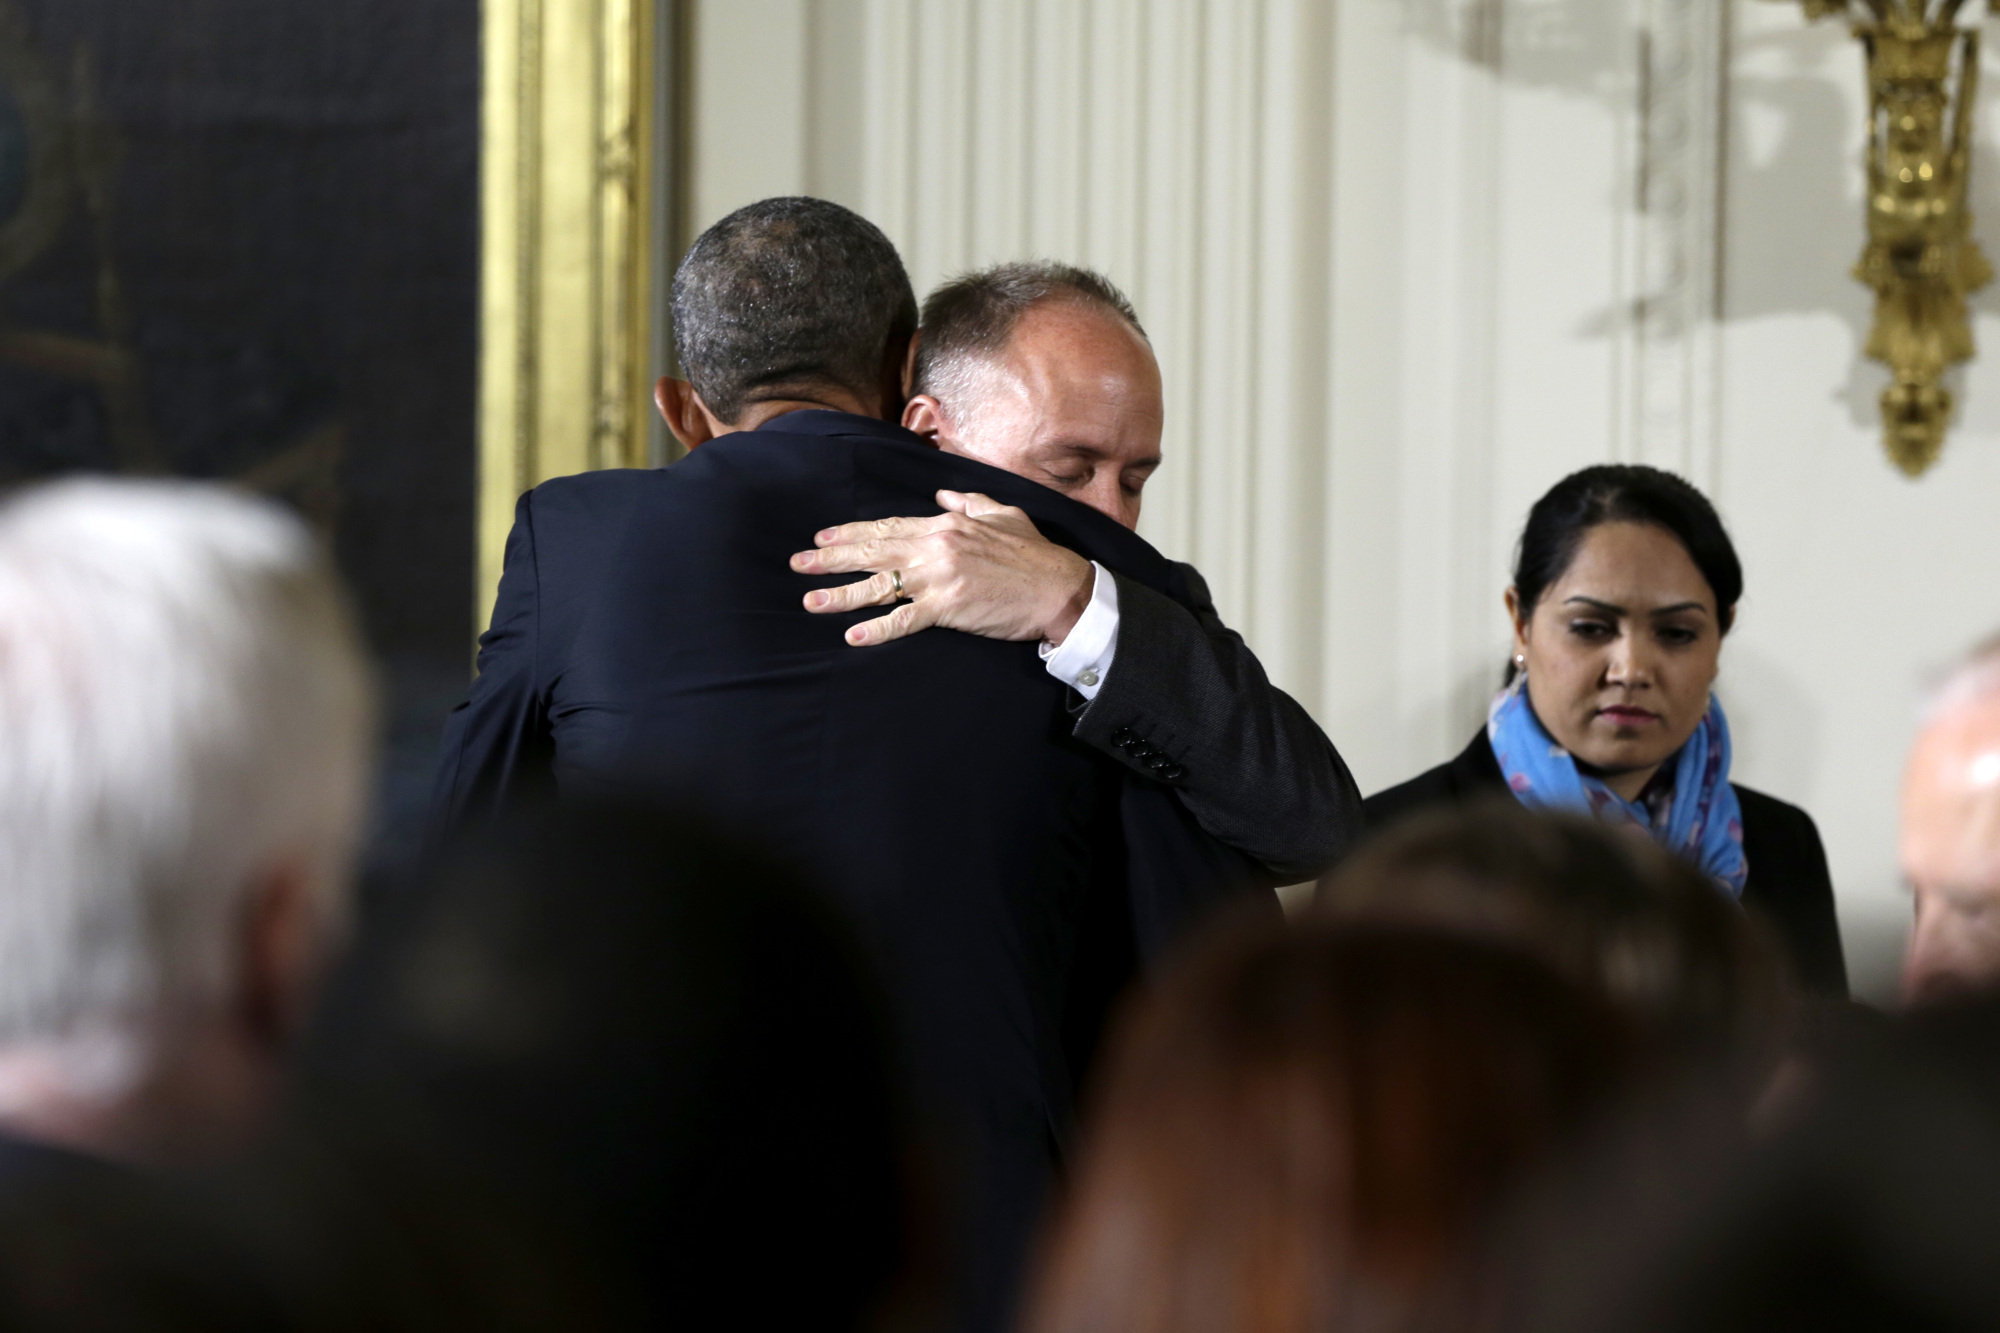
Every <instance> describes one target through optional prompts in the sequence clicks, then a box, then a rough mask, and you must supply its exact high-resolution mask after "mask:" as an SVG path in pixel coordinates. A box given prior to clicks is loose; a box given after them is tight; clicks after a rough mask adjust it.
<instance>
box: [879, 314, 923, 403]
mask: <svg viewBox="0 0 2000 1333" xmlns="http://www.w3.org/2000/svg"><path fill="white" fill-rule="evenodd" d="M916 360H917V335H916V334H914V333H912V334H911V335H910V338H909V341H908V342H902V341H900V340H898V339H896V338H894V337H891V338H890V339H889V345H888V347H886V348H884V349H883V352H882V381H881V390H882V420H884V421H895V420H897V419H898V418H900V417H901V416H902V415H903V405H904V404H905V403H907V402H908V401H909V399H910V371H911V368H912V367H914V366H915V365H916Z"/></svg>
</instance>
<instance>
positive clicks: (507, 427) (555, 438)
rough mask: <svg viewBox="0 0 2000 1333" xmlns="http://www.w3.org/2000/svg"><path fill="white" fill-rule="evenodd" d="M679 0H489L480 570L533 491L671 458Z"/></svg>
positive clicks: (482, 601)
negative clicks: (668, 399) (661, 390)
mask: <svg viewBox="0 0 2000 1333" xmlns="http://www.w3.org/2000/svg"><path fill="white" fill-rule="evenodd" d="M675 10H676V6H674V4H673V3H672V0H484V3H483V7H482V11H481V22H482V30H483V36H482V45H483V48H484V49H483V66H484V90H483V94H482V107H481V122H482V130H481V148H480V173H481V200H480V210H481V215H482V218H481V274H480V319H479V323H480V352H479V405H478V412H479V457H478V518H477V531H478V544H479V553H478V586H477V588H476V590H475V596H476V598H477V604H476V610H475V616H476V622H477V623H478V624H479V625H481V626H483V625H484V624H485V621H486V616H487V613H488V612H489V610H490V609H491V607H492V605H493V596H494V591H495V589H496V588H497V587H498V586H499V582H500V569H501V564H502V561H503V558H504V553H505V549H506V542H507V533H508V531H509V529H510V528H511V527H512V525H513V521H514V506H515V502H516V500H517V499H518V498H519V497H520V495H521V493H522V492H524V491H527V490H529V489H531V488H532V487H534V486H535V485H537V484H539V483H540V482H542V481H545V480H547V479H548V478H550V477H557V476H564V475H567V474H569V473H574V472H582V471H588V470H591V469H594V468H605V467H646V466H649V465H652V464H655V463H658V462H661V461H664V453H663V441H662V439H661V431H660V430H659V429H658V428H657V426H656V424H655V423H656V422H657V414H656V413H654V411H653V410H652V384H653V378H654V375H655V374H656V372H657V369H658V368H659V367H660V366H662V365H663V364H664V360H665V342H666V330H665V327H664V325H665V320H664V317H663V310H664V301H663V299H662V293H661V290H660V286H659V283H660V278H661V276H662V275H661V272H660V268H661V265H660V262H659V260H660V257H661V254H662V251H663V250H664V248H665V243H666V241H667V240H668V238H669V235H670V232H671V228H670V226H669V215H670V212H671V204H672V202H673V201H672V198H671V195H672V194H673V191H672V189H671V183H670V178H669V175H668V172H667V169H666V164H667V159H668V157H669V156H670V153H669V151H668V150H669V148H670V147H671V144H670V136H669V130H670V127H671V122H672V121H673V120H674V119H675V117H673V115H672V114H671V109H672V108H671V103H670V101H669V99H668V96H667V94H668V92H669V87H668V85H669V83H670V82H677V81H674V80H672V79H671V73H672V60H673V54H674V50H675V47H676V43H675V41H674V27H675V19H676V17H677V15H676V13H675Z"/></svg>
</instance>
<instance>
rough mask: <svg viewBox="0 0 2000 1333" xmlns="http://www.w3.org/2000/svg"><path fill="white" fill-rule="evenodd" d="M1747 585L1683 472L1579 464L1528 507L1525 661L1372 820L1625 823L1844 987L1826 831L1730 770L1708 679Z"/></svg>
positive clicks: (1523, 561)
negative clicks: (1462, 742) (1735, 778)
mask: <svg viewBox="0 0 2000 1333" xmlns="http://www.w3.org/2000/svg"><path fill="white" fill-rule="evenodd" d="M1742 592H1743V569H1742V566H1741V564H1739V563H1738V561H1737V558H1736V549H1735V547H1734V546H1733V545H1732V544H1731V543H1730V540H1729V534H1728V533H1727V532H1725V531H1724V530H1723V527H1722V520H1721V519H1720V518H1718V517H1717V516H1716V513H1715V508H1714V506H1712V505H1710V504H1709V502H1708V500H1707V498H1706V497H1704V496H1703V495H1702V494H1701V492H1700V491H1697V490H1696V489H1695V488H1694V487H1692V486H1690V485H1689V484H1688V483H1687V482H1685V481H1683V480H1681V479H1680V478H1679V477H1676V476H1674V475H1673V474H1672V473H1670V472H1662V471H1660V470H1659V469H1657V468H1650V467H1625V466H1603V467H1591V468H1585V469H1584V470H1583V471H1581V472H1578V473H1575V474H1573V475H1571V476H1568V477H1565V478H1564V479H1563V480H1562V481H1560V482H1558V483H1557V484H1556V486H1555V487H1554V489H1552V490H1551V491H1549V493H1548V494H1547V495H1544V496H1543V497H1542V498H1541V499H1540V500H1539V501H1537V502H1536V503H1535V507H1534V508H1533V509H1532V510H1530V511H1529V513H1528V525H1527V528H1526V530H1525V531H1524V532H1523V533H1522V535H1521V547H1520V556H1519V558H1518V560H1517V561H1516V565H1515V570H1514V586H1513V587H1511V588H1509V589H1508V590H1507V610H1508V614H1509V616H1510V618H1511V619H1512V620H1513V623H1514V660H1513V662H1512V664H1511V665H1510V666H1509V668H1508V671H1507V683H1506V687H1505V688H1504V689H1502V690H1501V691H1500V693H1499V695H1498V696H1497V697H1496V698H1495V699H1494V700H1493V705H1492V708H1491V709H1490V710H1489V711H1488V714H1487V720H1486V726H1485V728H1484V729H1483V730H1482V731H1481V732H1480V733H1479V734H1478V735H1477V736H1475V737H1473V739H1472V743H1471V744H1470V745H1468V746H1467V747H1466V748H1465V750H1464V752H1463V753H1462V754H1460V755H1459V756H1458V758H1456V759H1454V760H1452V761H1451V762H1450V763H1447V764H1442V765H1440V766H1439V767H1437V768H1434V769H1432V770H1430V771H1429V772H1427V773H1424V774H1422V775H1421V776H1419V777H1416V778H1413V779H1411V780H1410V781H1408V782H1405V783H1403V784H1402V785H1401V786H1398V787H1392V788H1390V789H1389V790H1388V791H1385V792H1381V793H1379V794H1377V795H1375V796H1372V797H1370V798H1369V799H1368V801H1367V802H1366V804H1365V809H1366V812H1367V820H1368V824H1369V826H1370V827H1371V828H1379V827H1382V826H1385V825H1387V824H1391V823H1394V822H1395V821H1396V820H1398V819H1401V818H1402V817H1403V816H1405V815H1407V814H1409V813H1410V812H1411V811H1414V810H1417V809H1422V808H1425V807H1429V806H1433V805H1437V804H1441V803H1448V802H1455V801H1466V800H1472V799H1476V798H1478V797H1480V796H1483V795H1488V794H1491V793H1496V792H1500V791H1509V792H1512V793H1513V795H1514V798H1515V799H1516V800H1518V801H1520V802H1521V803H1522V804H1523V805H1528V806H1533V807H1537V808H1543V809H1554V810H1575V811H1582V812H1585V813H1588V814H1591V815H1594V816H1596V817H1597V818H1599V819H1602V820H1605V821H1606V822H1608V823H1612V824H1618V825H1625V826H1629V827H1631V828H1633V829H1635V830H1637V831H1640V832H1642V833H1643V834H1645V835H1647V836H1650V837H1651V838H1653V839H1654V840H1655V841H1656V842H1658V843H1660V844H1661V845H1662V846H1664V847H1665V848H1667V849H1668V850H1669V851H1671V852H1673V853H1675V854H1676V855H1678V856H1680V857H1682V858H1684V859H1686V860H1687V861H1689V862H1690V863H1692V864H1693V865H1696V866H1698V867H1700V869H1701V870H1703V871H1704V872H1705V873H1706V874H1707V875H1708V876H1709V878H1710V879H1712V880H1713V881H1714V882H1715V886H1716V891H1717V892H1718V893H1723V894H1727V895H1729V896H1730V897H1732V898H1736V899H1739V900H1740V901H1741V902H1742V903H1743V905H1744V907H1745V908H1746V909H1748V910H1750V911H1752V912H1753V913H1756V914H1758V915H1761V916H1763V917H1764V918H1765V919H1766V920H1767V921H1768V922H1769V923H1770V925H1771V926H1772V927H1773V928H1774V930H1775V932H1776V934H1777V935H1778V937H1779V938H1780V939H1781V940H1782V942H1783V943H1784V945H1785V949H1786V952H1787V953H1788V954H1789V956H1790V959H1791V963H1792V968H1793V971H1794V973H1795V974H1796V975H1797V977H1798V979H1799V981H1800V983H1801V984H1802V985H1804V986H1805V987H1806V988H1807V989H1808V990H1810V991H1813V992H1816V993H1819V994H1825V995H1839V996H1844V995H1845V994H1846V993H1847V970H1846V965H1845V963H1844V961H1843V959H1842V956H1841V949H1840V932H1839V927H1838V924H1837V922H1836V921H1835V918H1834V910H1833V884H1832V881H1831V879H1830V877H1829V876H1828V873H1827V867H1826V852H1825V850H1824V849H1823V848H1822V847H1821V845H1820V839H1819V830H1818V829H1817V828H1816V827H1815V826H1814V825H1813V821H1812V817H1811V816H1810V815H1808V814H1807V813H1806V812H1805V811H1803V810H1801V809H1799V808H1798V807H1797V806H1793V805H1787V804H1786V803H1785V802H1783V801H1780V800H1778V799H1776V798H1775V797H1771V796H1766V795H1764V794H1763V793H1761V792H1757V791H1752V790H1751V789H1749V788H1747V787H1741V786H1738V785H1736V784H1734V783H1732V782H1730V780H1729V760H1730V751H1729V723H1728V721H1727V719H1725V718H1724V716H1723V713H1722V705H1721V704H1720V703H1718V702H1717V701H1716V699H1715V696H1714V694H1713V693H1711V689H1712V687H1713V685H1714V684H1715V675H1716V669H1717V664H1718V661H1719V659H1720V655H1721V651H1722V640H1723V637H1724V636H1725V635H1726V634H1728V632H1729V629H1730V626H1731V624H1732V623H1733V622H1734V620H1735V616H1736V603H1737V600H1738V599H1739V598H1740V597H1741V595H1742Z"/></svg>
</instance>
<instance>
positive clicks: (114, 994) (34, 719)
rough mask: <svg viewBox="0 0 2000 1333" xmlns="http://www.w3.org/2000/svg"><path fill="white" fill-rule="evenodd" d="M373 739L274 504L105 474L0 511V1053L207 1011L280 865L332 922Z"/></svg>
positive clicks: (358, 692)
mask: <svg viewBox="0 0 2000 1333" xmlns="http://www.w3.org/2000/svg"><path fill="white" fill-rule="evenodd" d="M372 733H373V703H372V694H371V688H370V681H369V679H368V676H367V672H366V669H365V667H364V665H363V660H362V657H361V653H360V649H359V645H358V642H357V640H356V636H355V632H354V628H353V625H352V622H351V619H350V617H349V614H348V610H347V606H346V603H345V601H344V599H343V597H342V594H341V592H340V589H339V587H338V585H337V583H336V581H335V579H334V577H333V575H332V573H331V572H330V570H329V569H328V567H327V565H326V562H325V560H324V558H323V557H322V555H321V553H320V551H319V549H318V547H317V544H316V543H315V542H314V540H313V539H312V537H311V535H310V534H309V533H308V532H307V531H306V530H305V528H304V527H303V526H302V525H301V524H300V523H299V522H298V520H297V519H295V518H293V517H292V516H291V515H290V514H289V513H287V512H285V511H284V510H282V509H280V508H279V507H278V506H277V505H275V504H273V503H270V502H268V501H265V500H260V499H254V498H252V497H250V496H248V495H243V494H240V493H237V492H234V491H230V490H226V489H223V488H221V487H217V486H210V485H203V484H198V483H175V482H164V481H145V482H142V481H113V480H102V479H99V480H73V481H63V482H57V483H53V484H50V485H46V486H41V487H37V488H34V489H31V490H28V491H25V492H22V493H21V494H19V495H18V496H17V497H16V498H14V499H12V500H11V501H9V502H7V503H6V504H4V505H0V1043H4V1044H14V1043H37V1044H40V1043H47V1044H51V1045H58V1044H60V1043H63V1042H65V1041H69V1040H72V1039H75V1040H81V1041H85V1042H88V1041H90V1040H93V1039H96V1038H99V1037H103V1036H107V1035H111V1034H115V1033H119V1032H126V1031H137V1030H141V1029H143V1028H144V1027H145V1026H146V1025H147V1024H148V1023H149V1022H150V1021H152V1020H154V1019H157V1018H162V1017H164V1016H166V1015H167V1014H170V1013H172V1012H175V1011H177V1010H180V1009H183V1008H185V1007H187V1006H190V1005H199V1004H201V1003H204V1002H207V1001H213V1000H214V999H215V998H217V997H218V996H220V995H221V994H222V993H223V991H224V990H225V988H226V987H227V986H228V985H230V984H231V982H232V981H233V976H232V971H231V970H232V968H233V967H234V966H235V965H236V962H237V957H238V955H237V952H236V950H237V947H238V941H239V938H240V932H241V930H242V928H243V920H242V911H243V907H244V901H245V899H244V893H245V890H246V888H247V887H248V885H249V883H250V881H251V879H252V878H253V877H254V876H256V875H258V874H259V873H261V872H264V871H266V870H270V869H274V868H276V866H277V865H278V864H280V863H287V864H290V865H293V866H295V867H296V868H297V869H299V870H300V871H302V872H303V873H304V874H306V875H308V876H310V877H311V881H312V884H313V887H314V888H315V889H316V890H317V891H318V892H320V893H321V894H323V895H324V901H323V903H322V906H323V907H324V908H326V909H327V912H328V914H329V915H331V916H334V917H336V918H337V917H338V915H339V913H340V912H341V910H342V909H344V906H345V892H346V877H347V871H348V868H349V864H350V862H351V858H352V855H353V851H354V845H355V842H356V840H357V835H358V831H359V827H360V821H361V814H362V804H363V798H364V793H365V790H366V787H367V777H366V775H367V770H368V767H369V754H370V750H371V748H372V740H373V736H372Z"/></svg>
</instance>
